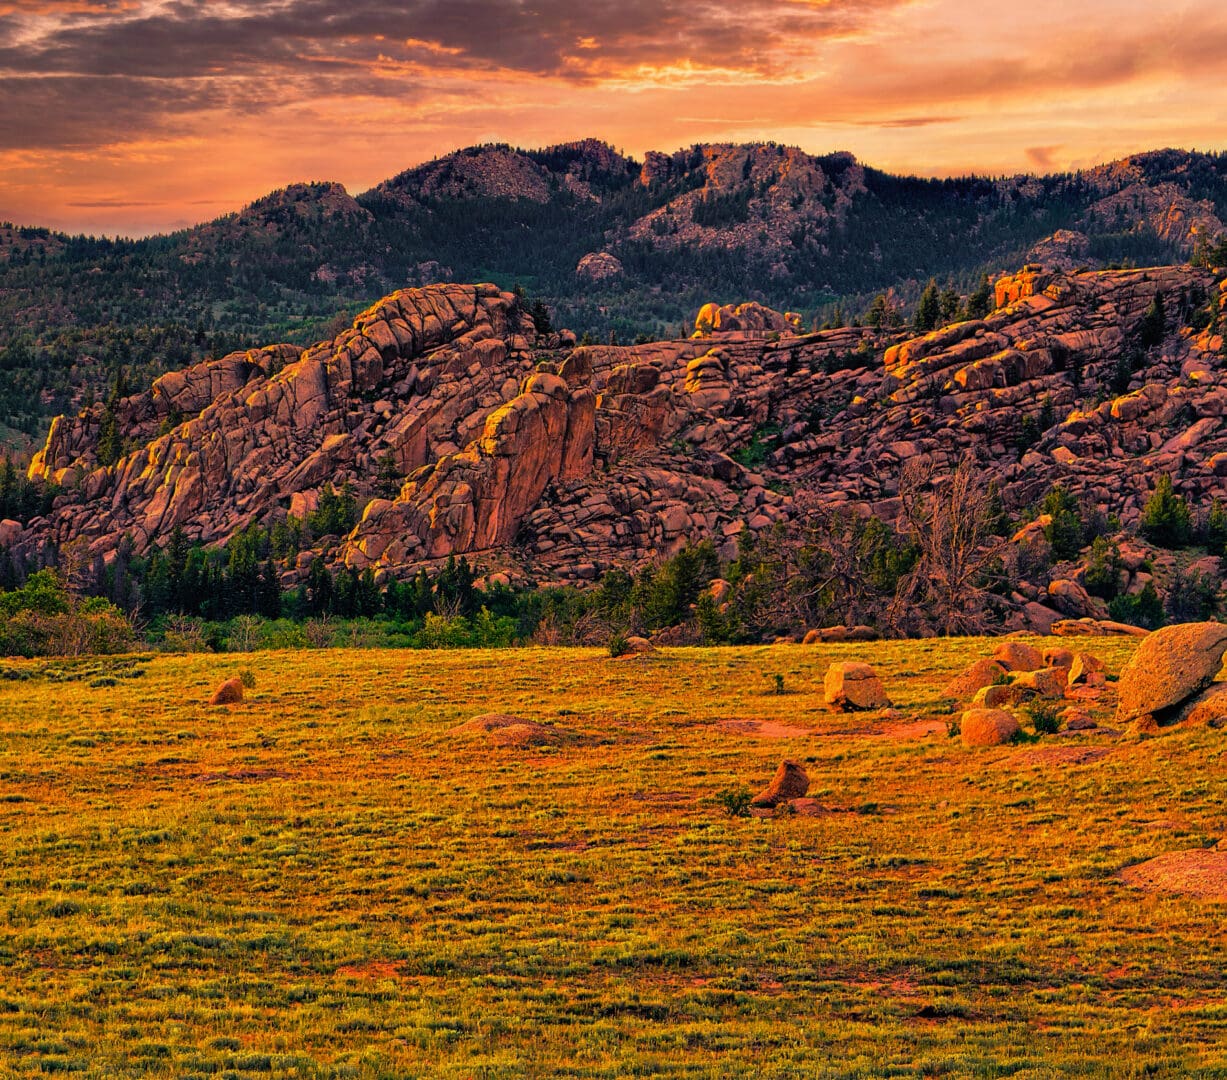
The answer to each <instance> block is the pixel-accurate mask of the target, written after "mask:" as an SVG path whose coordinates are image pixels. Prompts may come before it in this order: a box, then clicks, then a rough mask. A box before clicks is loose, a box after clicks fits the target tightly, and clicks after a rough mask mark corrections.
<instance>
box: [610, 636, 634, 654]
mask: <svg viewBox="0 0 1227 1080" xmlns="http://www.w3.org/2000/svg"><path fill="white" fill-rule="evenodd" d="M630 651H631V646H630V642H629V641H627V640H626V635H625V634H623V633H621V632H618V633H616V634H613V635H611V636H610V638H609V655H610V656H612V657H613V658H614V659H617V658H618V657H619V656H625V655H626V654H627V653H628V652H630Z"/></svg>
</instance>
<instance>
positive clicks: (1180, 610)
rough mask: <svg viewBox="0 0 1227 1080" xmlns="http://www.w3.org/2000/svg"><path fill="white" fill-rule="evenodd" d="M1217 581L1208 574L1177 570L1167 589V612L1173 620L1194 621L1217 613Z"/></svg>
mask: <svg viewBox="0 0 1227 1080" xmlns="http://www.w3.org/2000/svg"><path fill="white" fill-rule="evenodd" d="M1218 603H1219V583H1218V582H1217V581H1215V580H1214V579H1213V578H1212V577H1210V575H1208V574H1199V573H1192V574H1190V573H1186V572H1185V571H1182V570H1177V571H1176V573H1174V574H1173V575H1172V580H1171V581H1170V582H1169V583H1168V589H1167V614H1168V615H1170V616H1171V618H1172V620H1173V621H1174V622H1196V621H1200V620H1205V619H1209V618H1210V617H1211V616H1213V615H1214V614H1216V613H1217V611H1218Z"/></svg>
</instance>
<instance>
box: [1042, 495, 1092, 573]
mask: <svg viewBox="0 0 1227 1080" xmlns="http://www.w3.org/2000/svg"><path fill="white" fill-rule="evenodd" d="M1040 513H1041V514H1048V515H1049V516H1050V517H1051V518H1052V520H1051V521H1050V522H1049V523H1048V524H1047V525H1046V526H1044V538H1045V539H1046V540H1047V541H1048V543H1049V544H1050V545H1051V546H1052V556H1053V558H1054V559H1056V560H1057V561H1062V560H1064V559H1073V558H1076V557H1077V555H1078V552H1080V551H1081V550H1082V515H1081V514H1080V513H1079V512H1078V504H1077V502H1075V501H1074V497H1073V496H1072V495H1070V493H1069V492H1068V491H1066V490H1065V489H1064V488H1063V487H1061V485H1060V484H1057V485H1054V486H1053V487H1052V488H1051V489H1050V490H1049V492H1048V494H1047V495H1045V496H1044V501H1043V502H1042V503H1041V504H1040Z"/></svg>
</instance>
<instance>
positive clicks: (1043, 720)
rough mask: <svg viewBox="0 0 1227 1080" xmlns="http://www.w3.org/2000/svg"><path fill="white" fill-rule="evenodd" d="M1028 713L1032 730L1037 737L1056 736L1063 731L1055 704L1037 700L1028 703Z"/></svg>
mask: <svg viewBox="0 0 1227 1080" xmlns="http://www.w3.org/2000/svg"><path fill="white" fill-rule="evenodd" d="M1026 711H1027V719H1029V720H1030V721H1031V728H1032V730H1033V731H1034V732H1035V733H1036V734H1037V735H1055V734H1056V733H1057V732H1058V731H1060V730H1061V718H1060V716H1059V715H1058V714H1057V705H1056V703H1055V702H1051V701H1044V700H1043V699H1041V698H1036V699H1035V700H1034V701H1029V702H1028V703H1027V707H1026Z"/></svg>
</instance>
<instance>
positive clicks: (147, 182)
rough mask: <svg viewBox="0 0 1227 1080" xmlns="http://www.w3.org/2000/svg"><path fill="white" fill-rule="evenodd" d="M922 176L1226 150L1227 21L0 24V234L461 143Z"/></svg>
mask: <svg viewBox="0 0 1227 1080" xmlns="http://www.w3.org/2000/svg"><path fill="white" fill-rule="evenodd" d="M588 136H593V137H597V138H602V139H605V140H606V141H608V142H610V143H612V144H613V145H614V146H616V147H618V148H619V149H621V150H623V151H626V152H628V153H632V154H635V155H636V156H639V155H641V154H642V153H643V151H645V150H647V149H659V150H666V151H668V150H673V149H676V148H678V147H680V146H684V145H689V144H691V143H695V142H716V141H742V142H744V141H752V140H759V139H774V140H776V141H779V142H785V143H791V144H795V145H798V146H801V147H803V148H805V149H807V150H810V151H813V152H816V153H825V152H828V151H831V150H836V149H846V150H851V151H852V152H853V153H855V154H856V155H857V157H859V158H860V159H861V160H862V161H864V162H866V163H868V164H872V165H876V166H879V167H882V168H887V169H891V170H894V171H907V172H915V173H921V174H926V175H945V174H951V173H963V172H971V171H977V172H987V173H1003V172H1010V173H1013V172H1019V171H1037V170H1038V171H1046V170H1056V169H1067V168H1071V167H1079V166H1083V165H1091V164H1098V163H1100V162H1102V161H1105V160H1110V159H1112V158H1114V157H1119V156H1122V155H1124V154H1127V153H1131V152H1134V151H1138V150H1146V149H1155V148H1159V147H1164V146H1180V147H1185V148H1190V149H1191V148H1196V149H1202V150H1208V149H1219V150H1221V149H1227V5H1224V4H1223V3H1222V2H1221V0H1164V2H1162V3H1156V2H1155V0H1073V2H1070V0H1027V2H1026V3H1007V4H1001V5H992V4H986V3H983V2H975V3H972V2H969V0H699V2H694V0H614V2H611V0H586V2H584V3H577V2H576V0H407V2H402V3H399V4H389V3H387V2H385V0H0V220H2V219H9V220H15V221H17V222H20V223H28V224H46V225H51V226H53V227H56V228H62V229H67V230H69V231H73V232H107V233H115V232H122V233H129V234H136V233H145V232H150V231H162V230H166V229H171V228H177V227H180V226H183V225H187V224H190V223H193V222H196V221H201V220H206V219H208V218H211V217H214V216H216V215H218V214H220V213H224V212H226V211H228V210H232V209H237V208H238V207H239V206H241V205H242V204H244V203H246V202H249V201H251V200H252V199H253V198H256V197H258V196H260V195H262V194H264V193H265V192H267V191H269V190H271V189H273V188H276V187H279V186H282V185H284V184H287V183H290V182H293V181H297V180H338V181H340V182H341V183H343V184H344V185H345V186H346V187H347V188H349V190H350V191H351V192H355V193H356V192H359V191H362V190H364V189H365V188H367V187H370V186H372V185H373V184H375V183H377V182H378V181H380V180H382V179H384V178H386V177H388V176H391V175H394V174H395V173H397V172H400V171H401V170H403V169H405V168H407V167H409V166H411V165H413V164H416V163H418V162H420V161H423V160H425V159H428V158H430V157H433V156H435V155H437V154H442V153H446V152H447V151H449V150H453V149H456V148H458V147H461V146H466V145H470V144H473V143H478V142H491V141H496V142H510V143H514V144H517V145H521V146H542V145H548V144H550V143H555V142H563V141H570V140H572V139H578V138H583V137H588Z"/></svg>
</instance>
